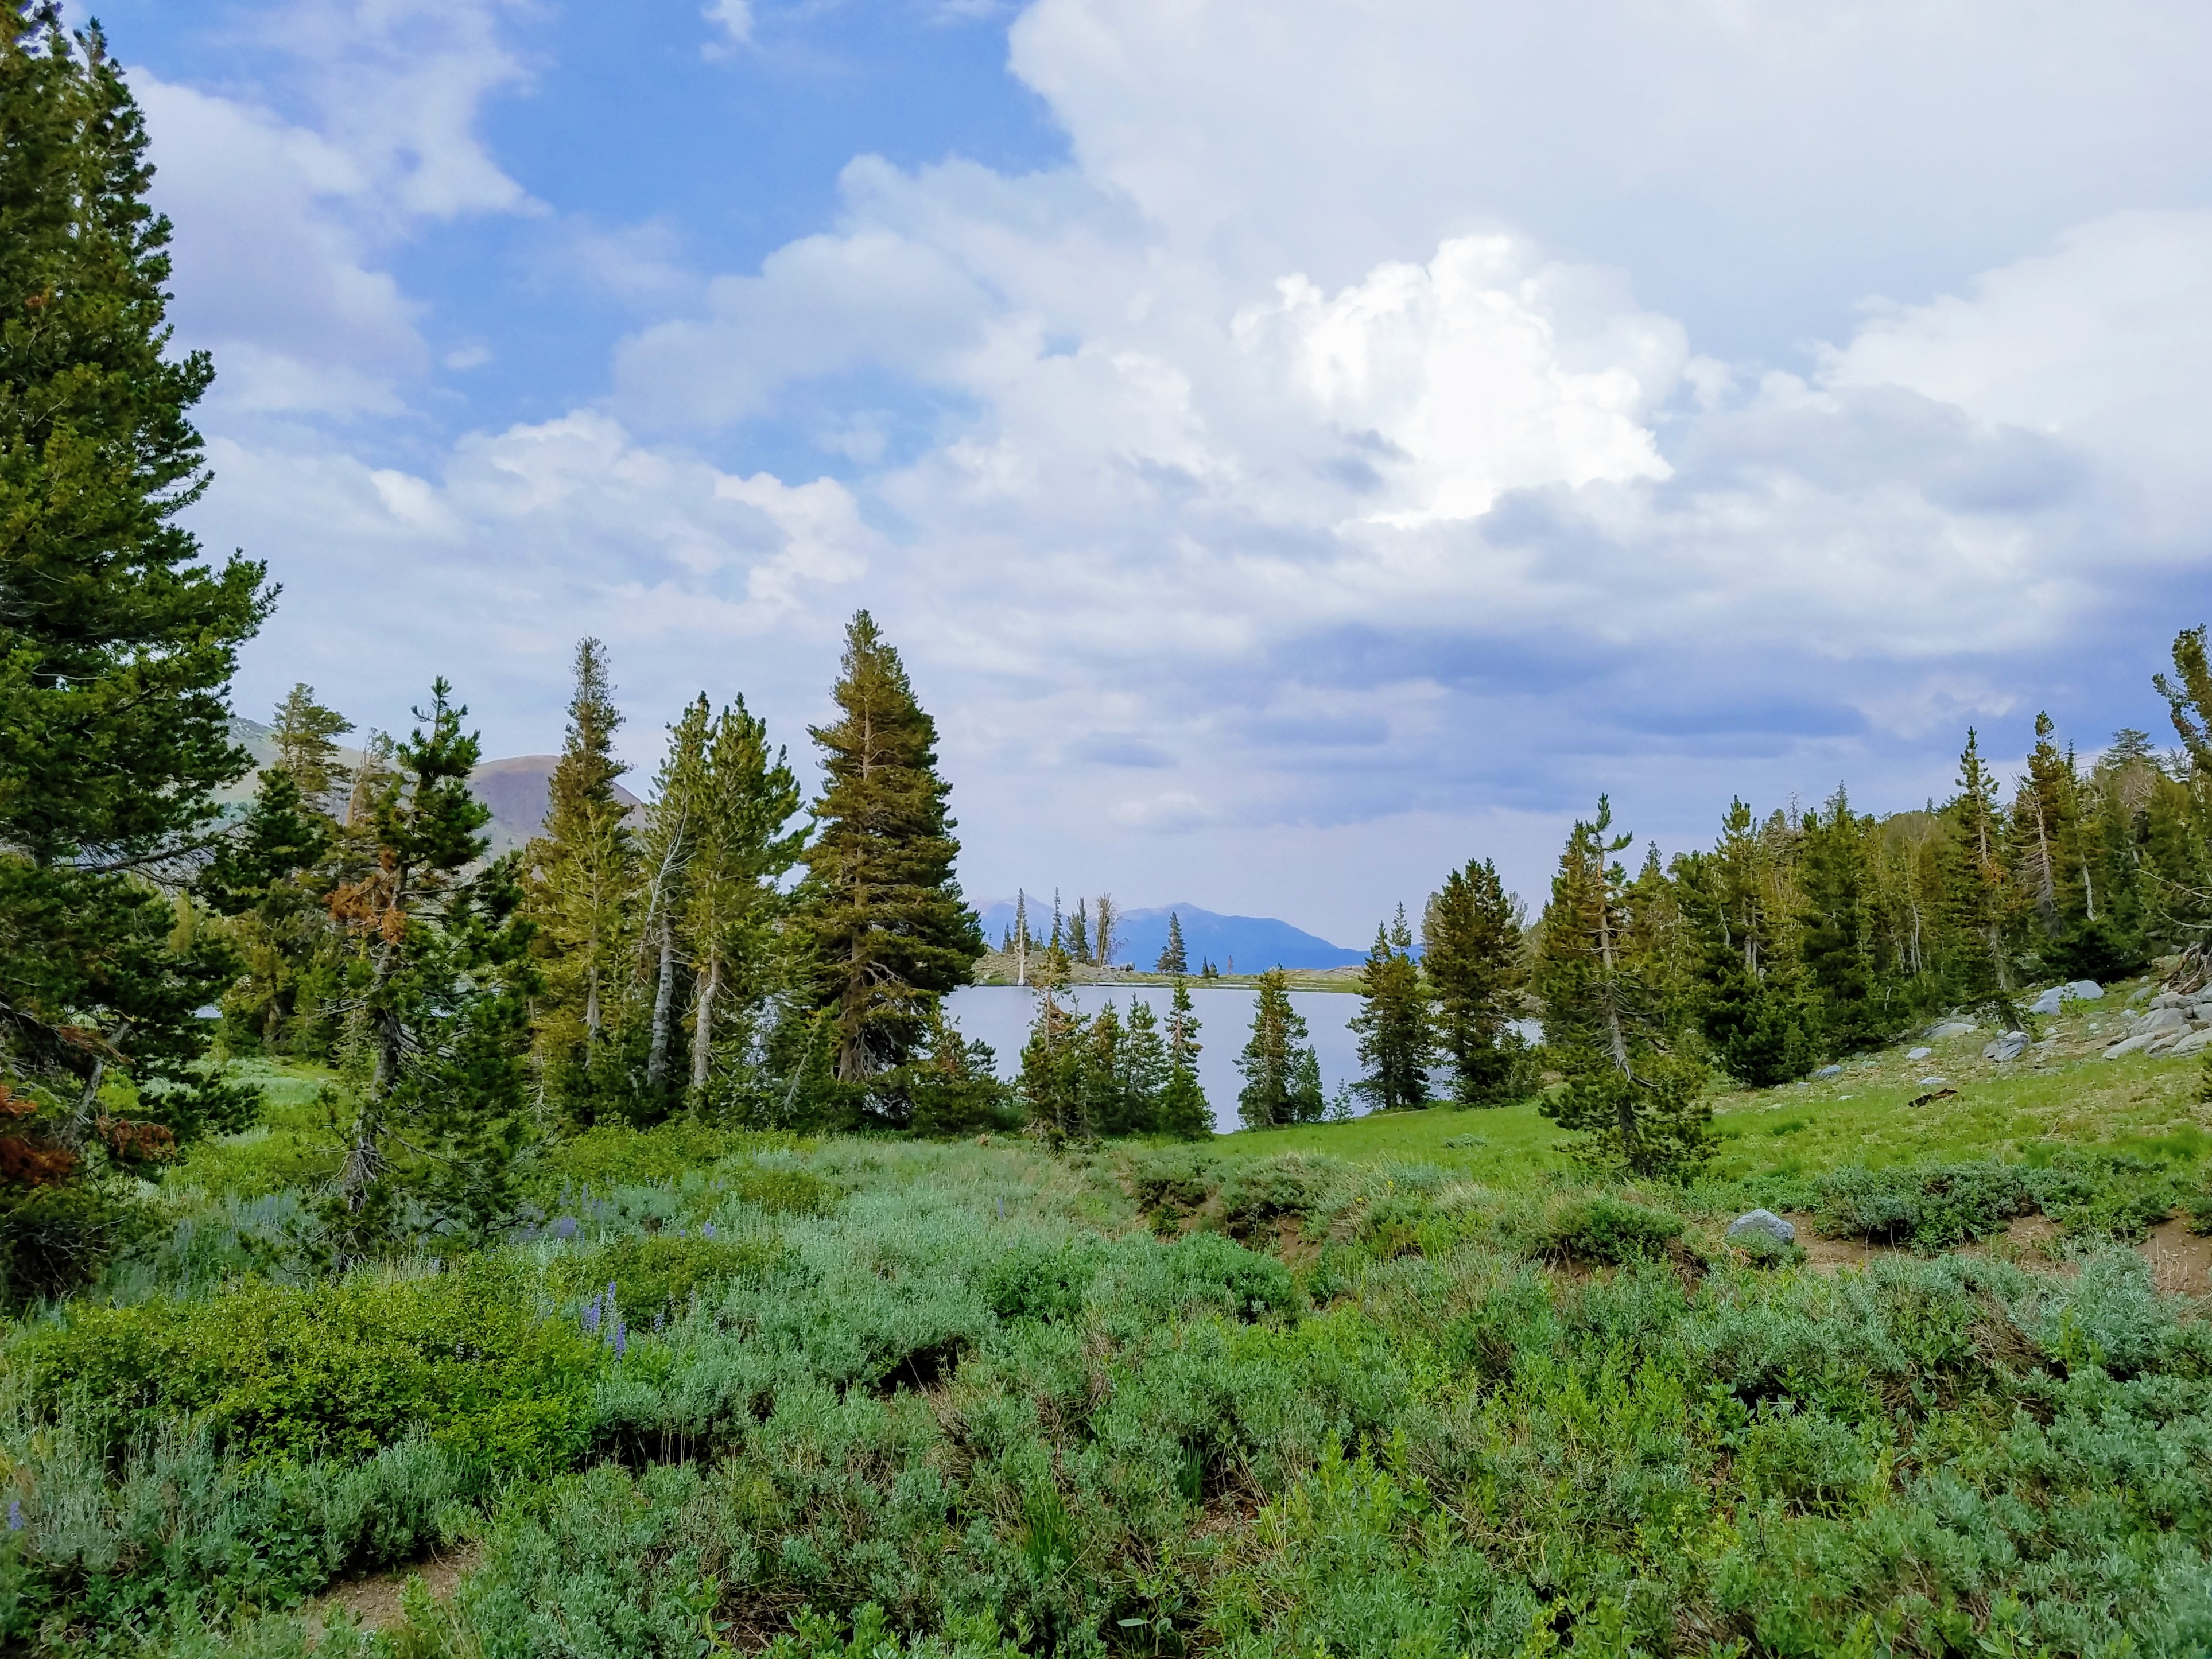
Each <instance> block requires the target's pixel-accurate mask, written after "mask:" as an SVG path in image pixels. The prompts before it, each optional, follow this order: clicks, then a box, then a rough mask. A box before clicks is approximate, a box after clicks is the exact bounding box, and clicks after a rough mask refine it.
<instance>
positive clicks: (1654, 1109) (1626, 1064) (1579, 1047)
mask: <svg viewBox="0 0 2212 1659" xmlns="http://www.w3.org/2000/svg"><path fill="white" fill-rule="evenodd" d="M1612 825H1613V807H1612V805H1611V803H1610V802H1608V801H1607V799H1605V797H1603V796H1602V795H1601V796H1600V797H1599V798H1598V811H1597V817H1595V819H1591V820H1588V821H1583V820H1579V819H1578V820H1577V822H1576V823H1575V825H1574V828H1573V829H1572V830H1571V832H1570V833H1569V835H1568V837H1567V844H1566V847H1565V850H1564V851H1563V852H1562V853H1561V854H1560V857H1559V874H1558V875H1557V876H1556V877H1555V878H1553V883H1552V900H1551V902H1550V904H1548V905H1547V907H1546V908H1545V911H1544V921H1543V933H1542V947H1541V952H1540V954H1539V957H1538V965H1537V978H1536V987H1537V993H1538V994H1539V995H1540V996H1541V998H1542V1000H1543V1003H1544V1042H1545V1047H1546V1048H1547V1049H1548V1050H1549V1051H1550V1052H1551V1054H1552V1055H1553V1058H1554V1060H1555V1062H1556V1063H1557V1064H1558V1066H1559V1069H1560V1070H1561V1071H1562V1072H1563V1073H1565V1076H1566V1086H1565V1088H1564V1089H1563V1090H1562V1091H1559V1093H1558V1094H1555V1095H1553V1096H1552V1097H1548V1098H1547V1099H1546V1100H1545V1102H1544V1103H1543V1107H1542V1110H1543V1113H1544V1115H1545V1116H1547V1117H1549V1118H1551V1119H1553V1121H1556V1122H1558V1123H1559V1126H1560V1127H1562V1128H1565V1129H1567V1130H1570V1131H1571V1132H1573V1133H1575V1134H1576V1135H1577V1143H1576V1152H1577V1156H1579V1157H1581V1158H1583V1159H1584V1160H1585V1161H1586V1162H1589V1163H1591V1164H1597V1165H1600V1166H1601V1167H1611V1168H1615V1169H1623V1170H1627V1171H1628V1172H1630V1173H1632V1174H1635V1175H1647V1176H1648V1175H1669V1174H1677V1173H1681V1172H1685V1171H1686V1170H1690V1169H1692V1168H1694V1167H1695V1166H1696V1165H1697V1164H1699V1162H1700V1161H1702V1159H1703V1158H1705V1157H1706V1156H1707V1155H1708V1152H1709V1149H1710V1141H1709V1136H1708V1130H1707V1125H1708V1124H1709V1123H1710V1122H1711V1117H1712V1113H1711V1108H1710V1107H1709V1106H1707V1105H1706V1104H1705V1102H1704V1101H1703V1100H1702V1099H1701V1098H1700V1097H1699V1092H1698V1079H1697V1078H1696V1076H1695V1073H1694V1068H1693V1067H1692V1066H1688V1065H1687V1064H1686V1063H1685V1062H1684V1061H1682V1060H1680V1058H1678V1057H1677V1056H1675V1055H1674V1054H1671V1053H1669V1052H1668V1045H1667V1042H1666V1035H1665V1034H1666V1024H1667V1021H1666V1009H1665V1007H1664V1006H1663V1000H1662V996H1661V995H1660V994H1659V991H1658V988H1657V987H1656V985H1655V983H1654V978H1655V976H1654V975H1653V974H1652V973H1651V971H1650V964H1648V963H1643V962H1639V961H1638V960H1637V959H1636V958H1635V957H1634V956H1633V955H1632V952H1631V951H1630V949H1629V941H1628V939H1627V937H1626V935H1627V933H1628V923H1629V918H1628V914H1627V908H1626V904H1625V902H1624V893H1625V890H1626V887H1627V885H1628V878H1627V873H1626V871H1624V870H1623V869H1622V868H1621V866H1620V865H1618V864H1616V863H1613V861H1612V860H1613V854H1616V853H1618V852H1620V850H1621V849H1622V848H1626V847H1627V846H1628V845H1629V843H1630V840H1631V838H1630V837H1629V836H1608V835H1607V831H1608V830H1609V829H1611V828H1612Z"/></svg>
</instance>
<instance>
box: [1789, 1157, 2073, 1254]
mask: <svg viewBox="0 0 2212 1659" xmlns="http://www.w3.org/2000/svg"><path fill="white" fill-rule="evenodd" d="M1814 1189H1815V1191H1816V1192H1817V1193H1818V1194H1819V1203H1820V1231H1822V1232H1824V1233H1826V1234H1828V1235H1829V1236H1830V1237H1837V1238H1863V1239H1866V1240H1868V1241H1869V1242H1870V1243H1876V1244H1907V1245H1911V1247H1912V1248H1913V1249H1918V1250H1940V1249H1946V1248H1948V1247H1949V1246H1951V1245H1954V1244H1960V1243H1966V1241H1967V1240H1969V1239H1975V1238H1983V1237H1987V1236H1988V1235H1990V1234H1991V1233H1994V1232H1997V1231H2002V1229H2003V1227H2004V1226H2005V1225H2006V1224H2007V1223H2008V1222H2009V1221H2011V1220H2012V1219H2013V1218H2015V1216H2023V1215H2030V1214H2033V1212H2035V1210H2036V1208H2037V1207H2038V1206H2037V1202H2036V1196H2035V1186H2034V1182H2033V1180H2032V1179H2031V1177H2030V1174H2029V1171H2028V1170H2027V1169H2026V1168H2025V1167H2024V1166H2022V1165H2020V1164H1996V1163H1979V1164H1927V1165H1920V1166H1917V1167H1914V1168H1910V1169H1890V1170H1862V1169H1852V1170H1837V1171H1836V1172H1835V1173H1834V1174H1832V1175H1828V1176H1821V1177H1820V1179H1819V1180H1818V1181H1816V1182H1814Z"/></svg>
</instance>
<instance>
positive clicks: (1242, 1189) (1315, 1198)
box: [1221, 1152, 1335, 1238]
mask: <svg viewBox="0 0 2212 1659" xmlns="http://www.w3.org/2000/svg"><path fill="white" fill-rule="evenodd" d="M1334 1173H1335V1171H1334V1167H1333V1166H1332V1165H1330V1164H1328V1163H1327V1162H1326V1161H1325V1160H1322V1159H1316V1158H1306V1157H1304V1156H1302V1155H1301V1154H1299V1153H1297V1152H1285V1153H1282V1154H1280V1155H1279V1156H1278V1157H1274V1158H1252V1159H1249V1160H1248V1161H1247V1162H1245V1163H1243V1164H1238V1165H1237V1167H1236V1168H1235V1169H1233V1170H1231V1172H1230V1174H1229V1176H1228V1177H1227V1178H1226V1179H1225V1180H1224V1181H1223V1182H1222V1183H1221V1225H1222V1226H1223V1227H1224V1228H1225V1229H1226V1230H1227V1231H1228V1233H1229V1236H1230V1237H1232V1238H1249V1237H1252V1235H1253V1234H1255V1233H1256V1232H1258V1231H1261V1229H1262V1228H1265V1227H1267V1226H1269V1225H1272V1224H1273V1223H1274V1222H1276V1221H1278V1220H1279V1219H1281V1218H1285V1217H1289V1218H1293V1219H1297V1220H1303V1219H1304V1218H1305V1217H1306V1216H1307V1215H1309V1214H1310V1213H1311V1212H1312V1211H1313V1210H1314V1209H1315V1208H1316V1206H1318V1205H1319V1204H1320V1203H1321V1201H1322V1194H1324V1193H1326V1192H1327V1190H1328V1185H1329V1181H1330V1178H1331V1176H1333V1175H1334Z"/></svg>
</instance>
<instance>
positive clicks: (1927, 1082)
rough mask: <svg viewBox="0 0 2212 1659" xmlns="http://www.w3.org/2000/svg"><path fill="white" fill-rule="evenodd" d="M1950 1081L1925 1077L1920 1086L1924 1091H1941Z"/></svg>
mask: <svg viewBox="0 0 2212 1659" xmlns="http://www.w3.org/2000/svg"><path fill="white" fill-rule="evenodd" d="M1950 1080H1951V1079H1949V1078H1948V1077H1923V1078H1922V1079H1920V1086H1921V1087H1922V1088H1923V1089H1941V1088H1942V1087H1943V1086H1944V1085H1946V1084H1948V1082H1950Z"/></svg>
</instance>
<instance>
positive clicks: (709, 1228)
mask: <svg viewBox="0 0 2212 1659" xmlns="http://www.w3.org/2000/svg"><path fill="white" fill-rule="evenodd" d="M699 1237H702V1238H712V1237H714V1223H713V1222H711V1221H710V1222H708V1224H707V1225H705V1226H703V1227H702V1228H700V1229H699Z"/></svg>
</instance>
